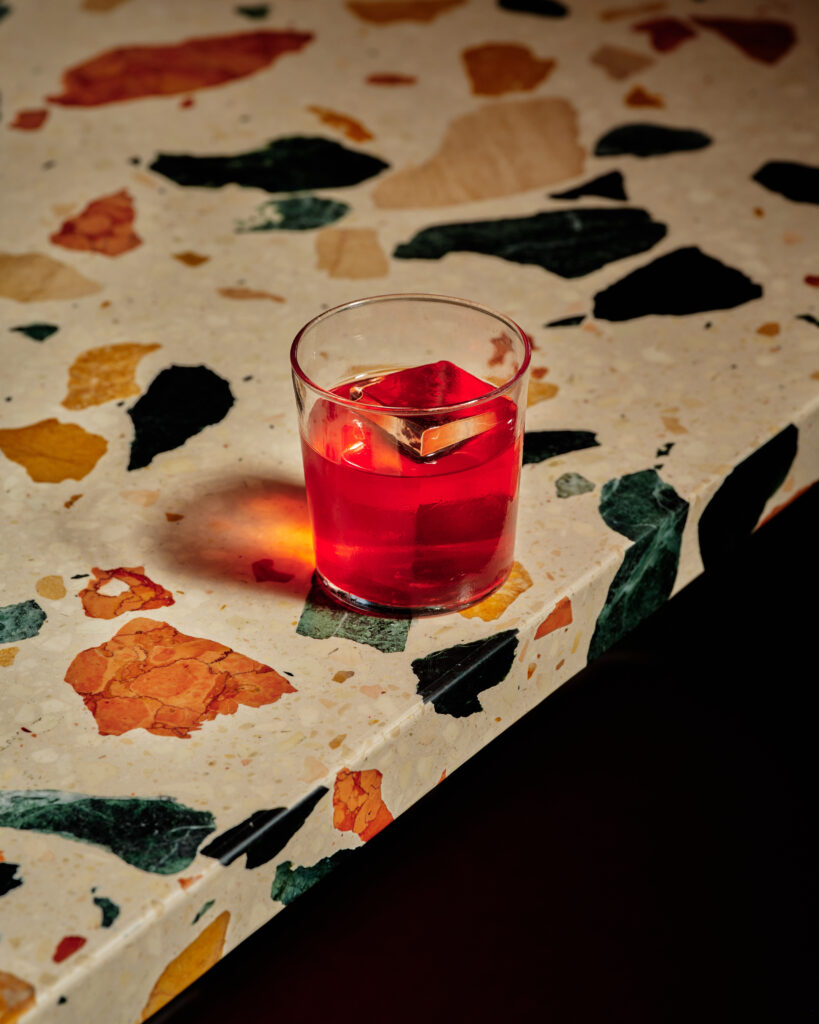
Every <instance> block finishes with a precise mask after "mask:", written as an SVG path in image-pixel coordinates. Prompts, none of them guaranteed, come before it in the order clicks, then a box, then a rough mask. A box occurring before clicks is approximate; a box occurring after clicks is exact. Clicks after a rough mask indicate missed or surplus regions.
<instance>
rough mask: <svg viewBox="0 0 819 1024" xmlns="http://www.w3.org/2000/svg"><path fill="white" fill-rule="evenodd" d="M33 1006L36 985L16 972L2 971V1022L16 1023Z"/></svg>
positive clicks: (0, 998)
mask: <svg viewBox="0 0 819 1024" xmlns="http://www.w3.org/2000/svg"><path fill="white" fill-rule="evenodd" d="M32 1006H34V986H33V985H29V983H28V982H27V981H23V979H22V978H18V977H17V975H16V974H9V973H8V972H7V971H0V1024H15V1021H17V1020H19V1018H20V1017H22V1015H23V1014H24V1013H25V1012H26V1011H27V1010H30V1009H31V1008H32Z"/></svg>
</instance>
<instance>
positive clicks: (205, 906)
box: [191, 900, 216, 924]
mask: <svg viewBox="0 0 819 1024" xmlns="http://www.w3.org/2000/svg"><path fill="white" fill-rule="evenodd" d="M215 902H216V900H208V901H207V903H203V904H202V906H201V907H200V908H199V910H198V911H197V913H196V916H195V917H194V919H193V920H192V921H191V924H196V922H197V921H198V920H199V918H200V917H204V916H205V914H207V912H208V911H209V910H210V908H211V907H212V906H213V904H214V903H215Z"/></svg>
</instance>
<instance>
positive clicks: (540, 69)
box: [461, 43, 556, 96]
mask: <svg viewBox="0 0 819 1024" xmlns="http://www.w3.org/2000/svg"><path fill="white" fill-rule="evenodd" d="M461 58H462V59H463V62H464V64H465V66H466V73H467V74H468V75H469V79H470V82H471V83H472V92H473V93H475V94H476V95H478V96H501V95H503V93H507V92H527V91H528V90H530V89H534V88H535V86H537V85H540V83H541V82H542V81H544V80H545V79H546V78H547V77H548V76H549V74H550V73H551V71H552V69H553V68H554V66H555V63H556V62H555V61H553V60H548V59H546V60H542V59H541V58H540V57H536V56H535V55H534V54H533V53H532V51H531V50H530V49H529V47H528V46H522V45H521V44H519V43H484V44H483V45H482V46H471V47H469V48H468V49H466V50H464V51H463V53H462V54H461Z"/></svg>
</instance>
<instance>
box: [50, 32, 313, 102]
mask: <svg viewBox="0 0 819 1024" xmlns="http://www.w3.org/2000/svg"><path fill="white" fill-rule="evenodd" d="M312 38H313V35H312V33H311V32H274V31H269V30H260V31H258V32H240V33H238V34H236V35H221V36H207V37H205V38H200V39H187V40H185V41H184V42H182V43H176V44H172V45H169V46H161V45H160V46H119V47H117V48H116V49H113V50H106V51H105V52H104V53H101V54H99V55H98V56H96V57H92V58H91V59H90V60H87V61H83V63H82V64H77V65H76V66H75V67H73V68H69V69H68V70H67V71H65V72H64V73H63V91H62V92H61V93H60V94H59V95H57V96H49V97H48V99H49V100H50V101H51V102H52V103H61V104H62V105H63V106H67V107H97V106H100V105H101V104H104V103H120V102H122V101H123V100H133V99H139V98H140V97H142V96H171V95H175V94H177V93H180V92H193V90H194V89H206V88H209V87H211V86H214V85H222V84H223V83H224V82H231V81H233V80H234V79H236V78H245V77H246V76H247V75H252V74H253V73H254V72H255V71H259V70H260V69H261V68H266V67H267V66H268V65H270V64H272V63H273V61H274V60H275V59H276V58H277V57H278V56H280V55H281V54H283V53H291V52H294V51H298V50H301V49H302V47H304V46H306V45H307V43H309V42H310V40H311V39H312Z"/></svg>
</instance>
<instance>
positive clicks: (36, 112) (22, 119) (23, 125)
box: [9, 108, 48, 132]
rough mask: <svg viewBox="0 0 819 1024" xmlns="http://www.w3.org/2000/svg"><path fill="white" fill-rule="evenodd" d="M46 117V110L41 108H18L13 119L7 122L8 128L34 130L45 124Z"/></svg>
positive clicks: (25, 130)
mask: <svg viewBox="0 0 819 1024" xmlns="http://www.w3.org/2000/svg"><path fill="white" fill-rule="evenodd" d="M47 117H48V111H47V110H45V109H43V108H36V109H30V110H18V111H17V115H16V116H15V118H14V120H13V121H11V122H10V124H9V128H19V129H20V130H21V131H24V132H36V131H37V129H38V128H42V126H43V125H44V124H45V122H46V118H47Z"/></svg>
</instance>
